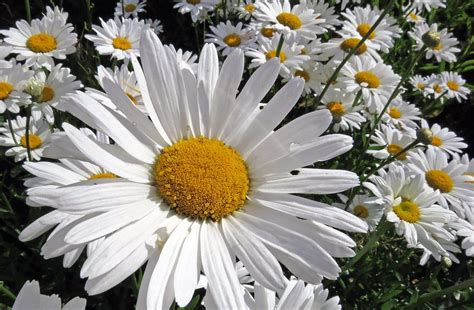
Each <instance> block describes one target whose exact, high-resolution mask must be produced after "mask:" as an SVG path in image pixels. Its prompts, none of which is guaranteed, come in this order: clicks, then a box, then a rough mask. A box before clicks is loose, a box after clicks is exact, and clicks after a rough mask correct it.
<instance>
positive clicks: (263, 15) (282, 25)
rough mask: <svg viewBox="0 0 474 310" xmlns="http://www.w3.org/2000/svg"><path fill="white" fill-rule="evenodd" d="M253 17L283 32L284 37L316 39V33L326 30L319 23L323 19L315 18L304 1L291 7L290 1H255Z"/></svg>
mask: <svg viewBox="0 0 474 310" xmlns="http://www.w3.org/2000/svg"><path fill="white" fill-rule="evenodd" d="M255 6H256V11H255V13H254V14H253V16H254V17H255V19H256V20H257V21H259V22H262V23H264V24H265V25H268V26H271V27H273V29H275V30H277V31H278V32H281V33H283V35H284V36H285V39H289V38H300V37H303V38H305V39H308V40H314V39H316V35H318V34H322V33H324V32H326V29H324V28H323V27H321V26H320V25H319V24H321V23H323V22H324V19H321V18H317V15H316V14H314V11H313V10H312V9H310V8H308V7H307V6H306V5H305V4H304V3H303V4H297V5H295V6H293V7H291V4H290V1H288V0H284V1H283V2H280V1H270V0H261V1H259V2H256V3H255Z"/></svg>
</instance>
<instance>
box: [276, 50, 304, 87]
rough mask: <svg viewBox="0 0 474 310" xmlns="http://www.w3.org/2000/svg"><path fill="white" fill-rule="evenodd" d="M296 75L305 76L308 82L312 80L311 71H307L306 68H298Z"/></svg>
mask: <svg viewBox="0 0 474 310" xmlns="http://www.w3.org/2000/svg"><path fill="white" fill-rule="evenodd" d="M280 54H281V53H280ZM295 76H299V77H301V78H303V79H304V80H305V81H306V82H308V81H309V80H310V76H309V73H308V72H306V71H305V70H296V72H295Z"/></svg>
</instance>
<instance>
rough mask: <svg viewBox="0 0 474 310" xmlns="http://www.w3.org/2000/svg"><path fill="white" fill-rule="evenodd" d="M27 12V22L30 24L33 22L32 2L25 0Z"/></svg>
mask: <svg viewBox="0 0 474 310" xmlns="http://www.w3.org/2000/svg"><path fill="white" fill-rule="evenodd" d="M25 10H26V20H27V21H28V22H29V23H30V22H31V7H30V0H25Z"/></svg>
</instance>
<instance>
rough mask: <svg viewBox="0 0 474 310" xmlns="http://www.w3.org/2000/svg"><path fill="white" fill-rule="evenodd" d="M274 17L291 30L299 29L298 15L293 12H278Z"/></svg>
mask: <svg viewBox="0 0 474 310" xmlns="http://www.w3.org/2000/svg"><path fill="white" fill-rule="evenodd" d="M276 19H277V21H278V22H279V23H280V24H282V25H284V26H287V27H288V28H290V29H291V30H296V29H300V28H301V25H302V23H301V20H300V18H299V17H298V15H295V14H293V13H287V12H283V13H280V14H278V16H277V17H276Z"/></svg>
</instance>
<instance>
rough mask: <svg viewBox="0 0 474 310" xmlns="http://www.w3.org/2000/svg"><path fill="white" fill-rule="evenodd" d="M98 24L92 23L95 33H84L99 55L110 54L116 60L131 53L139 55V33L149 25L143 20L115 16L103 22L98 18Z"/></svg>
mask: <svg viewBox="0 0 474 310" xmlns="http://www.w3.org/2000/svg"><path fill="white" fill-rule="evenodd" d="M100 24H101V26H97V25H92V29H93V30H94V31H95V33H96V34H97V35H92V34H86V35H85V37H86V39H88V40H89V41H92V42H93V43H94V46H95V49H96V50H97V51H98V52H99V54H100V55H111V57H112V58H116V59H118V60H123V59H130V57H131V56H132V55H134V56H140V51H139V50H138V47H139V45H140V34H141V32H142V31H143V29H147V28H148V27H149V26H146V25H145V23H144V21H143V20H138V19H137V18H134V19H120V18H118V17H115V18H114V19H109V20H108V21H107V22H105V21H104V20H103V19H102V18H100Z"/></svg>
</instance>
